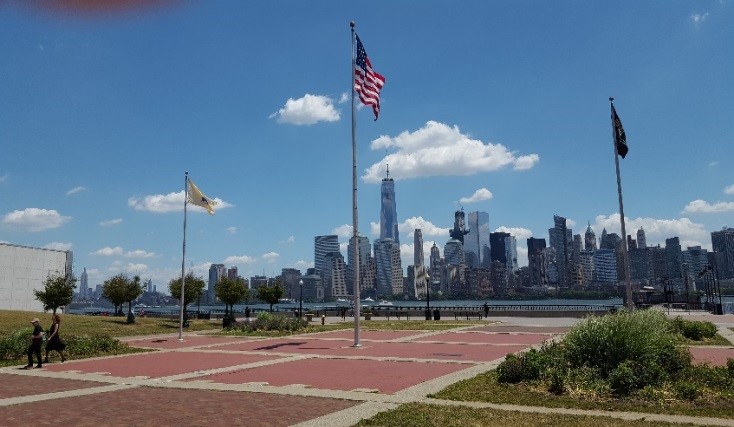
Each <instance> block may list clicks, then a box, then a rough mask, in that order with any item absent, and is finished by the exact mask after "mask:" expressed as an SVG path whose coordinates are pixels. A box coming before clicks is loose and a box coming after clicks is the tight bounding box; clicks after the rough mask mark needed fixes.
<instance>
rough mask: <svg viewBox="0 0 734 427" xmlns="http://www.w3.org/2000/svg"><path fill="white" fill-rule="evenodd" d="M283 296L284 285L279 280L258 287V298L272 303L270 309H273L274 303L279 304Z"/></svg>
mask: <svg viewBox="0 0 734 427" xmlns="http://www.w3.org/2000/svg"><path fill="white" fill-rule="evenodd" d="M282 297H283V286H281V284H280V283H279V282H276V283H275V284H273V285H263V286H259V287H258V288H257V298H258V299H259V300H262V301H265V302H266V303H268V304H270V311H273V304H277V303H278V301H280V299H281V298H282Z"/></svg>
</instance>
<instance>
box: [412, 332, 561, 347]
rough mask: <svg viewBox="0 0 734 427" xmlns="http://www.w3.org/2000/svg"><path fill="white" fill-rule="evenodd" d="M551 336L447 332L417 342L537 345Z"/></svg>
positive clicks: (422, 338) (419, 339)
mask: <svg viewBox="0 0 734 427" xmlns="http://www.w3.org/2000/svg"><path fill="white" fill-rule="evenodd" d="M551 337H552V336H551V335H546V334H515V333H513V334H510V333H507V332H499V333H495V332H484V331H469V332H445V333H442V334H438V335H431V336H427V337H421V338H418V339H416V340H415V341H442V342H463V343H474V344H490V343H491V344H525V345H535V344H540V343H542V342H543V341H545V340H547V339H550V338H551Z"/></svg>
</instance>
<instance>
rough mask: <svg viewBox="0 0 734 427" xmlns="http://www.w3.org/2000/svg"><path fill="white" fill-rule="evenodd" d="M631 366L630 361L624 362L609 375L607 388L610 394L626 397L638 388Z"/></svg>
mask: <svg viewBox="0 0 734 427" xmlns="http://www.w3.org/2000/svg"><path fill="white" fill-rule="evenodd" d="M632 364H633V362H632V361H629V360H626V361H624V362H622V363H620V364H619V365H617V367H616V368H615V369H614V370H613V371H612V372H610V373H609V387H610V388H611V390H612V393H614V394H616V395H618V396H628V395H630V394H632V392H633V391H634V390H635V389H637V388H638V381H637V376H636V375H635V370H634V368H633V366H632Z"/></svg>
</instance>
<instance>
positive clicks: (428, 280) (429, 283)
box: [426, 274, 431, 320]
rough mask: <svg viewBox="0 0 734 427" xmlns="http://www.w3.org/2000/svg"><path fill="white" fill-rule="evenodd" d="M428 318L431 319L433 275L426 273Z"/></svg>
mask: <svg viewBox="0 0 734 427" xmlns="http://www.w3.org/2000/svg"><path fill="white" fill-rule="evenodd" d="M426 320H431V276H429V275H427V274H426Z"/></svg>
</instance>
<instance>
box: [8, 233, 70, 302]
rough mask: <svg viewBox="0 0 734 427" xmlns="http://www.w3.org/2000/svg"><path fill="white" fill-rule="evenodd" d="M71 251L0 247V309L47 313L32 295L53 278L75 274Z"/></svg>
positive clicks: (12, 246)
mask: <svg viewBox="0 0 734 427" xmlns="http://www.w3.org/2000/svg"><path fill="white" fill-rule="evenodd" d="M72 261H73V255H72V252H71V251H59V250H55V249H42V248H31V247H27V246H18V245H11V244H9V243H0V309H5V310H30V311H44V310H43V304H41V302H40V301H38V300H37V299H36V297H35V295H34V294H33V291H34V290H43V284H44V282H45V281H46V279H47V278H49V277H52V276H65V275H67V274H72Z"/></svg>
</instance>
